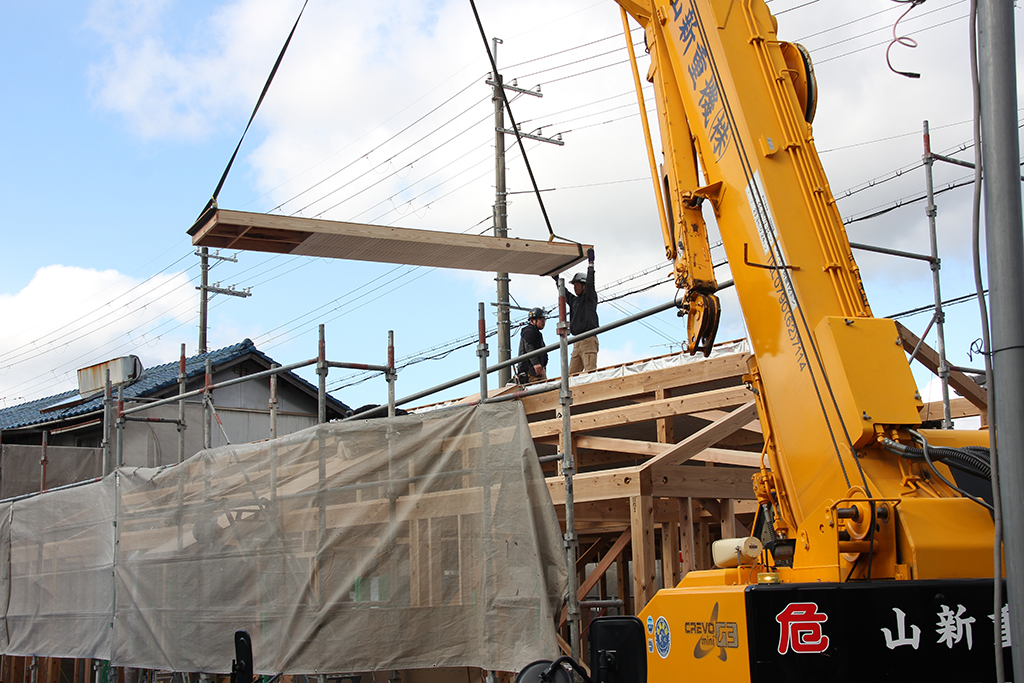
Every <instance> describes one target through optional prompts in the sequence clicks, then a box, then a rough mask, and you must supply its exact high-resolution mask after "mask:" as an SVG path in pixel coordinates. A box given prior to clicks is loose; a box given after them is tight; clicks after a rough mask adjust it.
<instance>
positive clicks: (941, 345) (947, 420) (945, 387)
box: [922, 121, 953, 429]
mask: <svg viewBox="0 0 1024 683" xmlns="http://www.w3.org/2000/svg"><path fill="white" fill-rule="evenodd" d="M934 163H935V158H934V157H933V156H932V141H931V135H930V134H929V133H928V122H927V121H925V122H924V176H925V181H926V183H927V192H928V205H927V206H926V207H925V210H924V212H925V214H926V215H927V216H928V238H929V242H930V244H931V249H932V252H931V254H932V260H931V262H930V265H931V268H932V290H933V292H934V294H935V314H934V316H933V318H932V319H933V320H934V321H935V335H936V351H938V353H939V370H938V374H939V380H940V382H941V384H942V428H943V429H952V428H953V417H952V413H951V412H950V408H949V363H947V362H946V333H945V322H946V314H945V313H944V312H943V311H942V290H941V289H940V287H939V268H940V267H941V265H940V262H939V241H938V237H937V235H936V233H935V215H936V213H937V209H936V208H935V193H934V185H933V182H932V165H933V164H934ZM922 339H923V337H922Z"/></svg>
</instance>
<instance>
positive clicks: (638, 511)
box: [629, 496, 657, 612]
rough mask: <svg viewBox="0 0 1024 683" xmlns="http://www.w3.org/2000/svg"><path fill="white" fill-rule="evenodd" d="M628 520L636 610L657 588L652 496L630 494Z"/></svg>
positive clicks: (648, 599) (652, 595)
mask: <svg viewBox="0 0 1024 683" xmlns="http://www.w3.org/2000/svg"><path fill="white" fill-rule="evenodd" d="M629 518H630V519H629V522H630V528H631V530H632V538H633V542H632V546H633V600H634V607H635V609H636V611H637V612H639V611H640V610H642V609H643V608H644V605H646V604H647V603H648V602H649V601H650V599H651V598H653V597H654V593H655V591H656V589H657V586H656V585H655V583H656V581H657V574H656V569H655V559H654V557H655V556H654V498H653V497H652V496H632V497H630V499H629Z"/></svg>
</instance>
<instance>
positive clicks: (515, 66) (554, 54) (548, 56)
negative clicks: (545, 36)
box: [505, 26, 643, 78]
mask: <svg viewBox="0 0 1024 683" xmlns="http://www.w3.org/2000/svg"><path fill="white" fill-rule="evenodd" d="M633 31H643V27H642V26H638V27H636V28H634V29H633ZM621 38H622V34H621V33H613V34H612V35H610V36H605V37H604V38H598V39H597V40H592V41H590V42H588V43H581V44H580V45H575V46H573V47H570V48H566V49H564V50H559V51H558V52H551V53H548V54H546V55H542V56H540V57H533V58H532V59H527V60H524V61H522V62H516V63H515V64H509V65H507V66H506V67H505V70H506V71H507V70H508V69H518V68H519V67H521V66H526V65H527V64H532V63H534V62H539V61H542V60H545V59H551V58H552V57H557V56H558V55H564V54H568V53H570V52H573V51H575V50H581V49H583V48H585V47H590V46H591V45H597V44H598V43H603V42H605V41H607V40H619V39H621ZM538 73H539V72H538ZM516 78H527V76H516Z"/></svg>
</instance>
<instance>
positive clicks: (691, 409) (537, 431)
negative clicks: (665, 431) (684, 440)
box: [530, 387, 750, 439]
mask: <svg viewBox="0 0 1024 683" xmlns="http://www.w3.org/2000/svg"><path fill="white" fill-rule="evenodd" d="M749 400H750V391H749V390H748V389H747V388H746V387H729V388H727V389H716V390H714V391H704V392H701V393H699V394H690V395H688V396H679V397H677V398H666V399H664V400H661V401H651V402H649V403H639V404H637V405H633V406H623V407H621V408H608V409H607V410H595V411H593V412H590V413H582V414H577V415H573V416H572V431H573V433H576V432H585V431H591V430H595V429H603V428H605V427H616V426H619V425H624V424H631V423H634V422H644V421H646V420H654V419H657V418H659V417H664V416H666V415H689V414H691V413H695V412H697V411H700V410H707V409H708V408H730V407H733V406H740V405H743V404H744V403H746V402H748V401H749ZM740 426H742V425H740ZM561 429H562V418H560V417H559V418H554V419H551V420H542V421H540V422H533V423H531V424H530V434H531V435H532V436H533V438H535V439H536V438H538V437H543V436H552V435H554V434H558V432H559V430H561Z"/></svg>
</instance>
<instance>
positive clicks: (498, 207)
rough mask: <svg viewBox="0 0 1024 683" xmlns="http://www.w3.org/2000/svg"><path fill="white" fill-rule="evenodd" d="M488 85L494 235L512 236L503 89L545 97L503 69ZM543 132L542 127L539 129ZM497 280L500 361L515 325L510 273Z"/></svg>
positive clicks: (504, 374)
mask: <svg viewBox="0 0 1024 683" xmlns="http://www.w3.org/2000/svg"><path fill="white" fill-rule="evenodd" d="M492 40H493V41H494V43H493V44H494V48H493V56H494V64H495V68H497V64H498V46H499V45H501V44H502V42H501V38H492ZM487 85H489V86H491V88H492V93H493V95H492V97H491V100H492V101H493V102H494V179H495V180H494V236H495V237H508V202H507V200H506V197H507V196H508V195H507V192H506V190H505V133H510V134H512V135H515V134H516V131H514V130H508V129H506V128H505V98H504V97H503V96H502V92H501V91H502V89H505V90H511V91H513V92H517V93H520V94H523V95H533V96H534V97H543V96H544V95H542V94H541V92H540V86H539V85H538V86H537V88H536V89H534V90H526V89H524V88H520V87H518V86H517V85H516V83H515V81H513V82H512V85H505V83H504V80H503V79H502V76H501V74H500V73H493V74H491V78H489V79H488V80H487ZM538 132H539V131H538ZM520 136H521V137H524V138H530V139H531V140H539V141H541V142H550V143H552V144H555V145H559V146H561V145H564V144H565V143H564V142H562V138H561V136H560V135H559V136H558V137H557V138H545V137H541V136H540V135H536V134H523V133H520ZM495 280H496V281H497V283H498V362H499V363H502V362H504V361H507V360H508V359H509V358H511V357H512V339H511V326H512V321H511V320H510V318H509V305H508V299H509V295H508V285H509V282H510V278H509V276H508V273H497V275H496V277H495ZM511 377H512V368H507V367H506V368H502V369H501V370H499V371H498V386H499V387H503V386H505V385H506V384H508V382H509V380H510V379H511Z"/></svg>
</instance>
